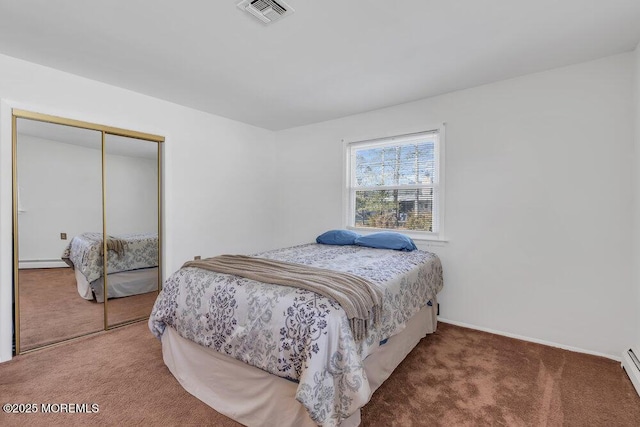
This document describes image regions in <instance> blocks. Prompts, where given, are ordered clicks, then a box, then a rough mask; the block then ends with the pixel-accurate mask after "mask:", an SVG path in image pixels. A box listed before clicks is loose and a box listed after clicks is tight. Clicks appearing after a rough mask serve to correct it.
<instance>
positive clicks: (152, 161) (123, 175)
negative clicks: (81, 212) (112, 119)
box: [104, 133, 160, 327]
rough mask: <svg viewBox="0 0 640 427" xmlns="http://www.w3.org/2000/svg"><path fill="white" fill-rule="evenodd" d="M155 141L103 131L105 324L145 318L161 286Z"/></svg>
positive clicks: (157, 155)
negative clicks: (105, 258) (105, 237)
mask: <svg viewBox="0 0 640 427" xmlns="http://www.w3.org/2000/svg"><path fill="white" fill-rule="evenodd" d="M159 146H160V144H158V143H157V142H153V141H147V140H143V139H136V138H130V137H123V136H117V135H111V134H108V133H107V134H105V143H104V179H105V180H104V182H105V206H106V210H105V231H106V235H107V239H106V241H105V245H106V246H107V248H106V254H107V260H106V264H107V273H108V274H107V276H106V277H107V280H106V289H107V294H108V298H107V299H106V307H107V324H108V327H112V326H115V325H119V324H123V323H128V322H131V321H134V320H139V319H144V318H148V317H149V315H150V314H151V309H152V307H153V303H154V302H155V300H156V297H157V295H158V291H159V289H160V275H159V266H158V264H159V263H158V261H159V252H160V243H159V241H160V239H159V179H158V176H159V174H158V173H159V168H158V165H159V152H160V151H159Z"/></svg>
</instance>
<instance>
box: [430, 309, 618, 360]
mask: <svg viewBox="0 0 640 427" xmlns="http://www.w3.org/2000/svg"><path fill="white" fill-rule="evenodd" d="M438 322H442V323H450V324H452V325H456V326H462V327H463V328H469V329H475V330H477V331H483V332H489V333H490V334H496V335H502V336H505V337H509V338H515V339H519V340H522V341H529V342H534V343H536V344H542V345H548V346H549V347H557V348H561V349H563V350H569V351H575V352H576V353H584V354H590V355H592V356H600V357H606V358H607V359H611V360H615V361H616V362H620V361H622V359H621V358H620V357H619V356H614V355H612V354H605V353H600V352H598V351H592V350H585V349H583V348H578V347H572V346H570V345H564V344H558V343H556V342H551V341H545V340H539V339H537V338H530V337H525V336H523V335H518V334H512V333H509V332H503V331H497V330H495V329H491V328H483V327H480V326H476V325H471V324H469V323H464V322H458V321H455V320H449V319H445V318H442V317H438Z"/></svg>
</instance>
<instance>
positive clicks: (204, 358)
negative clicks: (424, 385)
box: [162, 298, 437, 427]
mask: <svg viewBox="0 0 640 427" xmlns="http://www.w3.org/2000/svg"><path fill="white" fill-rule="evenodd" d="M432 302H433V306H425V307H423V308H422V309H421V310H420V311H419V312H418V313H417V314H416V315H415V316H413V317H412V318H411V319H410V320H409V321H408V322H407V326H406V328H405V329H404V330H403V331H402V332H400V333H399V334H397V335H394V336H393V337H391V338H389V340H388V341H387V343H386V344H384V345H382V346H380V347H379V348H378V349H376V351H374V352H373V353H372V354H371V355H369V356H368V357H367V358H366V359H365V361H364V366H365V372H366V373H367V377H368V379H369V385H370V387H371V393H373V392H374V391H375V390H377V389H378V387H380V385H381V384H382V383H383V382H384V381H385V380H386V379H387V378H389V376H390V375H391V373H392V372H393V370H394V369H395V368H396V367H397V366H398V365H399V364H400V362H402V361H403V360H404V358H405V357H406V356H407V355H408V354H409V352H411V350H412V349H413V348H414V347H415V346H416V345H417V344H418V342H419V341H420V340H421V339H422V338H423V337H424V336H425V335H427V334H430V333H433V332H435V330H436V327H437V318H436V307H437V301H436V299H435V298H434V299H433V301H432ZM162 355H163V358H164V362H165V364H166V365H167V367H168V368H169V370H170V371H171V373H172V374H173V375H174V376H175V377H176V379H177V380H178V382H180V384H181V385H182V387H184V389H185V390H187V391H188V392H189V393H191V394H192V395H194V396H195V397H197V398H198V399H200V400H201V401H203V402H204V403H206V404H207V405H209V406H211V407H212V408H214V409H215V410H216V411H218V412H220V413H222V414H224V415H226V416H228V417H230V418H232V419H234V420H236V421H238V422H240V423H242V424H245V425H248V426H316V423H314V422H313V421H312V420H311V418H310V417H309V414H308V413H307V411H306V409H305V408H304V406H302V405H301V404H300V402H298V401H297V400H296V398H295V394H296V389H297V388H298V384H297V383H295V382H293V381H289V380H286V379H284V378H281V377H278V376H275V375H272V374H270V373H268V372H266V371H263V370H261V369H258V368H255V367H253V366H250V365H247V364H245V363H243V362H240V361H239V360H236V359H233V358H231V357H229V356H226V355H224V354H222V353H219V352H217V351H215V350H212V349H209V348H206V347H202V346H200V345H198V344H196V343H194V342H192V341H189V340H187V339H185V338H182V337H181V336H180V335H178V333H177V332H176V331H175V330H174V329H173V328H171V327H169V326H167V328H166V329H165V332H164V334H163V335H162ZM370 398H371V396H369V399H370ZM359 424H360V410H358V411H356V412H355V413H354V414H352V415H351V416H350V417H349V418H347V419H346V420H343V422H342V424H341V426H342V427H350V426H357V425H359Z"/></svg>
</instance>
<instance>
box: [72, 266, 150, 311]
mask: <svg viewBox="0 0 640 427" xmlns="http://www.w3.org/2000/svg"><path fill="white" fill-rule="evenodd" d="M75 275H76V282H77V284H78V293H79V294H80V296H81V297H82V298H84V299H87V300H93V296H94V293H93V291H92V289H91V285H89V282H87V279H86V277H84V275H83V274H82V273H81V272H80V270H78V269H76V270H75ZM107 278H108V279H107V280H108V283H109V298H120V297H127V296H131V295H138V294H146V293H147V292H153V291H157V290H158V267H150V268H141V269H138V270H131V271H122V272H120V273H110V274H109V275H108V276H107ZM95 283H96V286H97V289H100V292H96V294H95V297H96V301H97V302H100V303H102V302H104V296H103V295H102V294H103V293H104V292H103V291H102V289H103V287H104V281H103V279H102V277H101V278H99V279H96V281H95Z"/></svg>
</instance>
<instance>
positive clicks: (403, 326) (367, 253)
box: [149, 244, 443, 426]
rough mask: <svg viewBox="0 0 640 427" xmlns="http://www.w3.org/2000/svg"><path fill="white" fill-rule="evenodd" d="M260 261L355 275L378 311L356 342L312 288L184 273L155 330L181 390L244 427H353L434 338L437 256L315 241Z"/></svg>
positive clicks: (338, 310) (163, 297) (169, 291)
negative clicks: (375, 292)
mask: <svg viewBox="0 0 640 427" xmlns="http://www.w3.org/2000/svg"><path fill="white" fill-rule="evenodd" d="M254 257H257V258H261V259H267V260H276V261H283V262H288V263H293V264H301V265H307V266H312V267H317V268H322V269H328V270H332V271H338V272H345V273H351V274H353V275H356V276H358V277H362V278H365V279H367V280H369V281H370V282H372V283H374V284H375V285H376V286H377V287H379V288H380V290H381V293H382V295H383V297H382V312H381V316H380V319H379V321H378V322H377V323H371V324H370V325H369V327H368V329H367V331H366V334H365V336H364V338H363V339H360V340H356V339H354V334H353V330H352V328H351V327H350V323H349V319H348V318H347V315H346V312H345V311H344V310H343V308H342V307H341V306H340V305H338V304H337V302H336V301H335V300H332V299H330V298H327V297H324V296H321V295H319V294H317V293H314V292H312V291H309V290H306V289H300V288H296V287H290V286H281V285H276V284H269V283H263V282H258V281H256V280H252V279H249V278H243V277H238V276H235V275H229V274H224V273H216V272H212V271H208V270H204V269H202V268H197V267H189V266H187V267H183V268H181V269H180V270H178V271H177V272H175V273H174V274H173V275H172V276H171V277H169V278H168V279H167V280H166V282H165V284H164V286H163V290H162V291H161V293H160V295H159V296H158V298H157V300H156V303H155V305H154V308H153V311H152V314H151V317H150V318H149V328H150V329H151V331H152V332H153V333H154V335H155V336H156V337H158V338H159V339H160V340H161V342H162V351H163V358H164V361H165V364H166V365H167V367H168V368H169V370H170V371H171V372H172V374H173V375H174V376H175V377H176V378H177V379H178V381H179V382H180V383H181V385H182V386H183V387H184V388H185V389H186V390H187V391H189V392H190V393H191V394H193V395H194V396H196V397H198V398H199V399H200V400H202V401H204V402H205V403H207V404H208V405H210V406H212V407H213V408H214V409H216V410H218V411H219V412H221V413H223V414H225V415H227V416H229V417H230V418H233V419H235V420H236V421H239V422H241V423H243V424H246V425H250V426H253V425H295V426H301V425H309V426H312V425H322V426H337V425H341V426H350V425H358V424H359V422H360V408H361V407H362V406H364V405H365V404H366V403H367V402H368V401H369V399H370V398H371V395H372V393H373V392H374V391H375V389H377V387H379V386H380V384H382V382H383V381H384V380H385V379H386V378H388V376H389V375H390V374H391V372H392V371H393V369H395V367H396V366H397V365H398V364H399V363H400V362H401V361H402V360H403V359H404V357H405V356H406V355H407V354H408V353H409V352H410V351H411V349H412V348H413V347H414V346H415V345H416V344H417V343H418V342H419V341H420V339H421V338H423V337H424V336H425V335H426V334H428V333H432V332H434V331H435V329H436V317H435V316H436V307H437V294H438V292H439V291H440V290H441V289H442V286H443V280H442V266H441V263H440V260H439V259H438V257H437V256H436V255H435V254H432V253H429V252H424V251H419V250H416V251H412V252H401V251H395V250H386V249H372V248H365V247H360V246H353V245H348V246H332V245H322V244H307V245H301V246H294V247H290V248H285V249H278V250H274V251H268V252H263V253H260V254H256V255H254Z"/></svg>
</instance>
